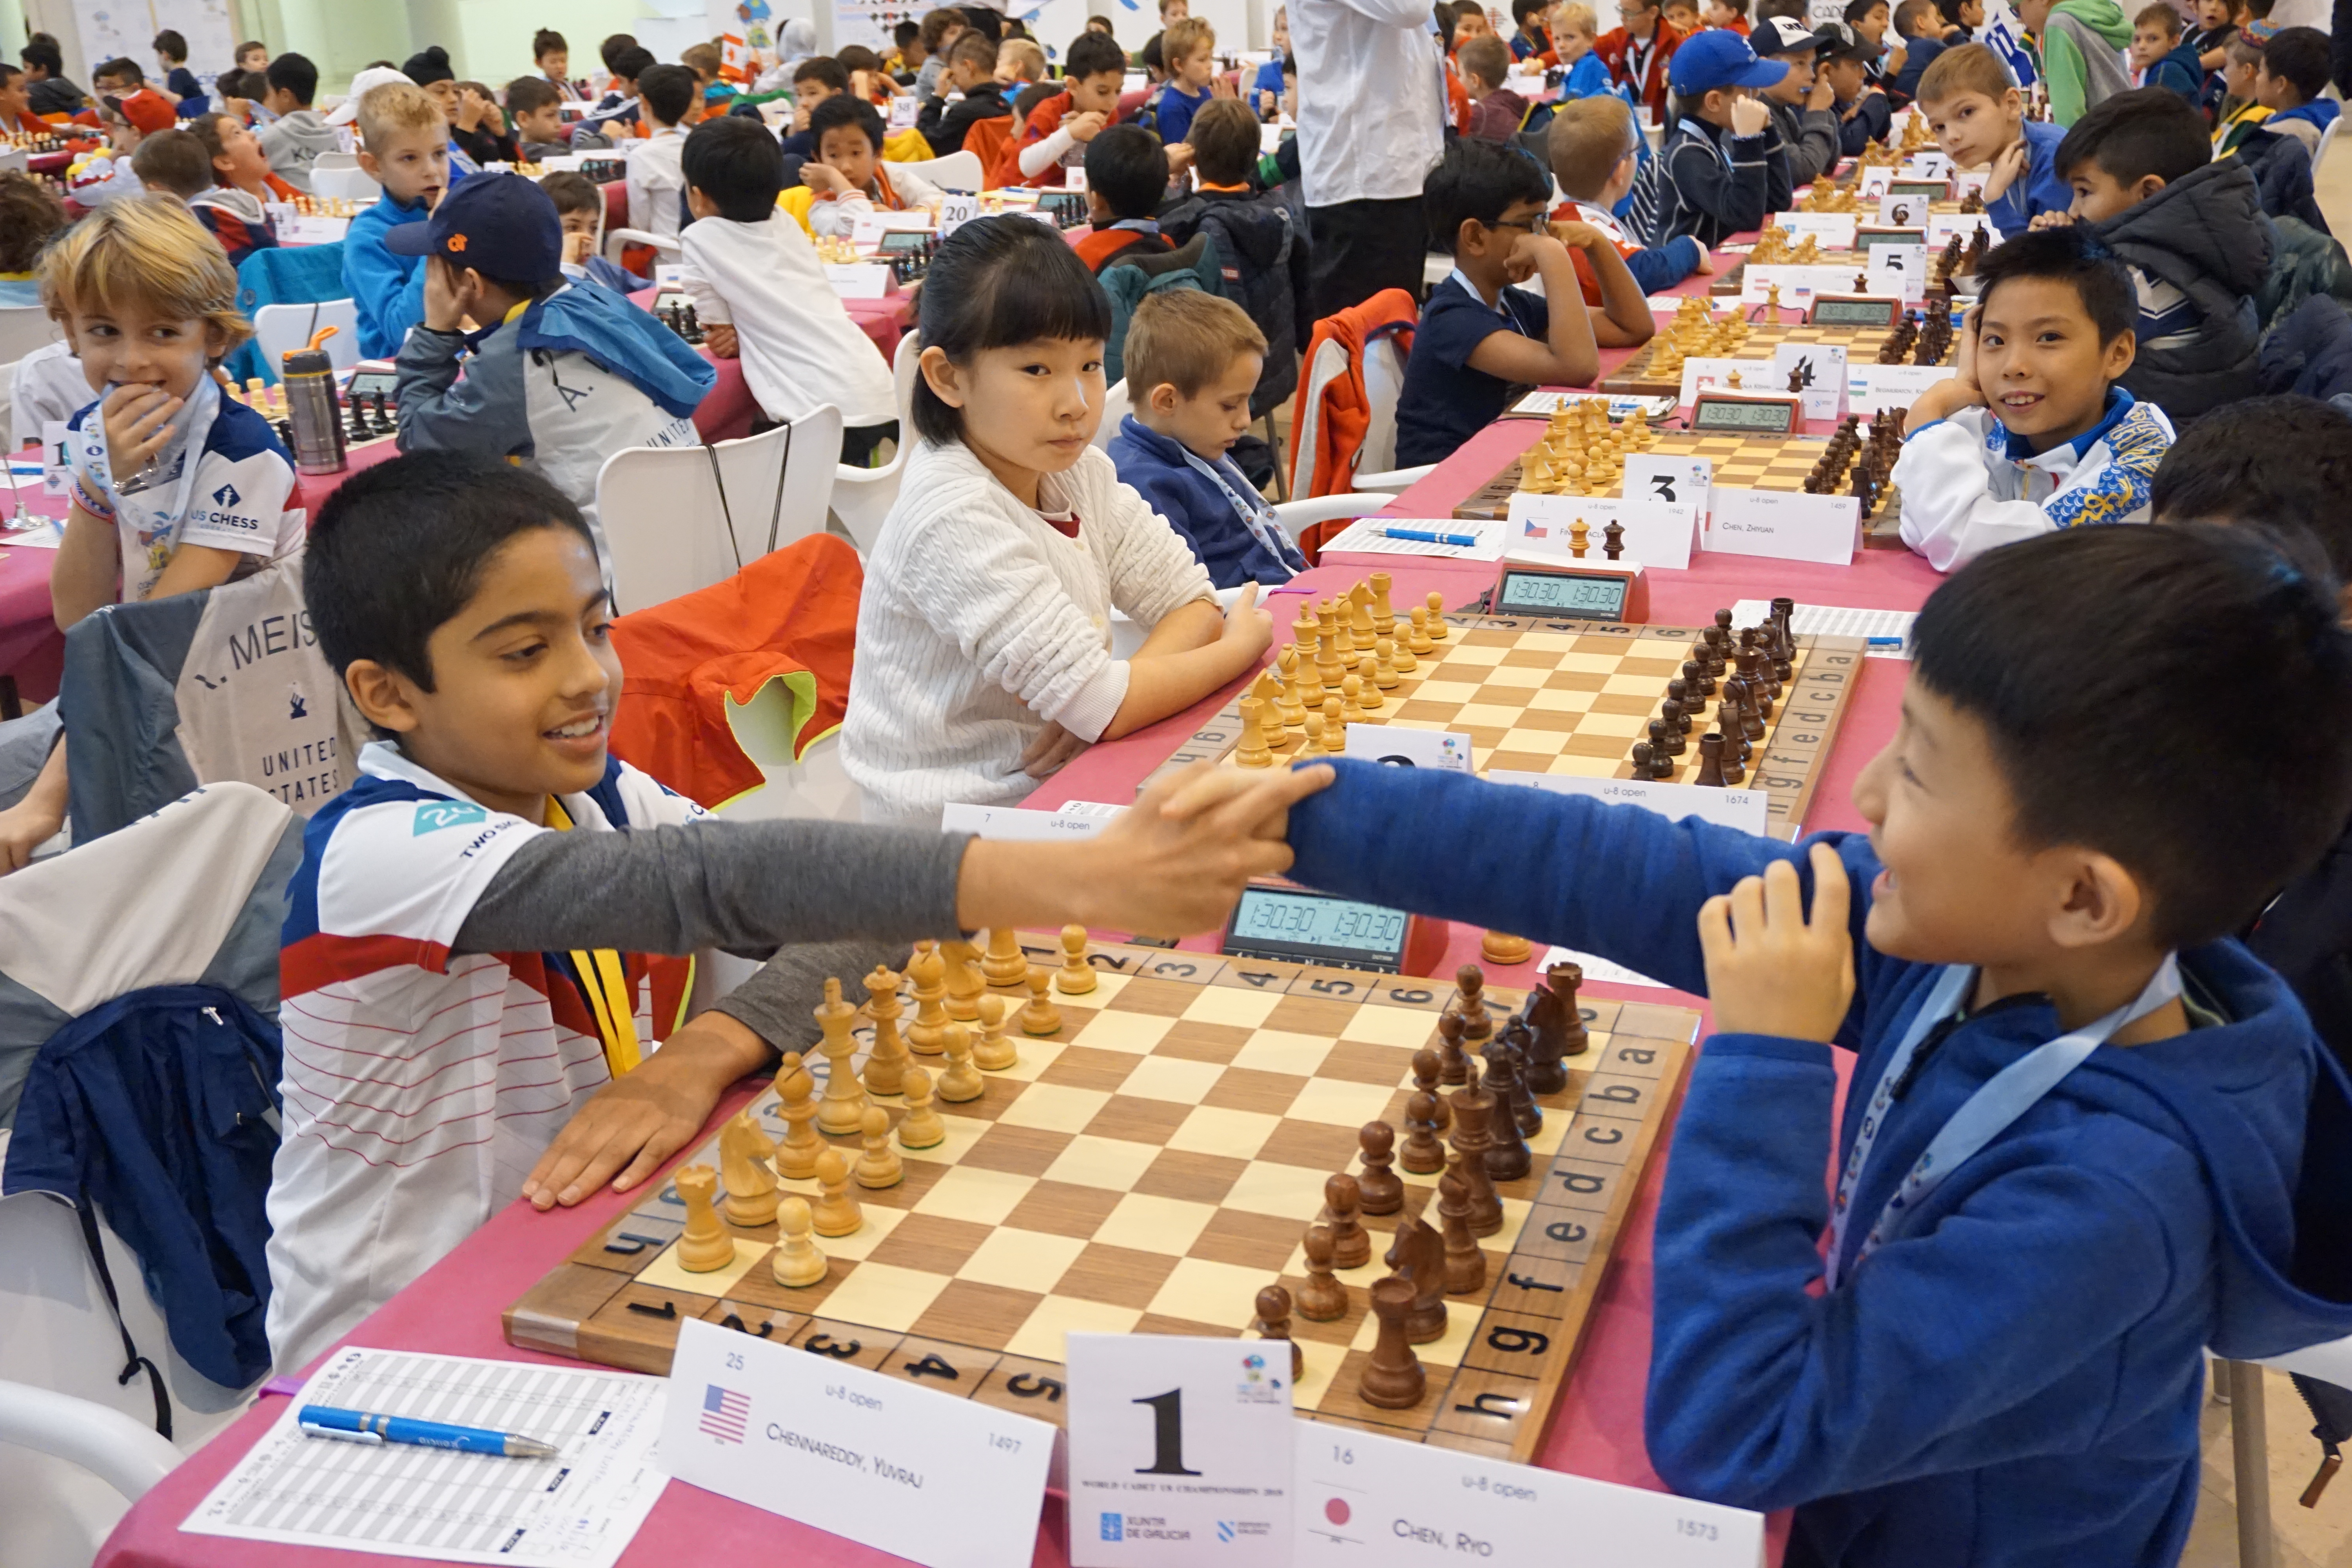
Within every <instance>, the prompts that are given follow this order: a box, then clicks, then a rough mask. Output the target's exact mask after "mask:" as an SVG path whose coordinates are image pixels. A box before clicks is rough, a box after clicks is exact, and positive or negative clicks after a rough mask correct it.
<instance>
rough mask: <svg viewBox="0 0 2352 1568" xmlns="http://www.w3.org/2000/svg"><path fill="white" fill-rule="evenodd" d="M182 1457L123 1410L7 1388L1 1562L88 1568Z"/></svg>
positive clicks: (1, 1426)
mask: <svg viewBox="0 0 2352 1568" xmlns="http://www.w3.org/2000/svg"><path fill="white" fill-rule="evenodd" d="M179 1461H180V1451H179V1450H178V1449H177V1448H174V1447H173V1446H172V1445H171V1444H170V1443H168V1442H166V1441H164V1440H163V1438H162V1437H159V1436H156V1435H155V1433H154V1431H153V1429H152V1428H150V1427H147V1426H142V1425H141V1424H140V1423H139V1422H137V1421H134V1420H132V1419H131V1417H130V1416H128V1415H123V1414H122V1413H121V1412H120V1411H117V1410H110V1409H108V1408H107V1407H106V1406H105V1405H100V1404H96V1403H93V1402H92V1401H89V1400H87V1399H77V1398H75V1397H74V1396H73V1395H71V1394H59V1393H57V1392H55V1391H54V1390H51V1389H47V1388H38V1387H35V1386H32V1385H30V1384H22V1383H5V1382H0V1497H5V1498H7V1500H8V1505H7V1507H6V1508H5V1509H0V1562H5V1563H8V1564H9V1565H10V1568H85V1565H86V1564H88V1563H89V1562H90V1560H91V1559H92V1558H94V1557H96V1556H97V1554H98V1551H99V1548H100V1546H101V1545H102V1544H103V1543H104V1542H105V1541H106V1538H107V1536H108V1535H109V1534H110V1533H111V1532H112V1531H113V1529H114V1527H115V1525H116V1524H117V1523H119V1522H121V1518H122V1515H123V1513H124V1512H125V1511H127V1510H129V1508H130V1506H131V1503H133V1502H135V1501H137V1500H139V1499H140V1498H141V1497H142V1496H143V1495H145V1493H146V1492H147V1490H148V1489H149V1488H151V1487H152V1486H153V1485H154V1484H155V1483H156V1482H157V1481H159V1480H162V1479H163V1478H164V1477H165V1476H166V1475H168V1474H170V1473H171V1471H172V1469H173V1467H175V1466H176V1465H177V1464H178V1463H179Z"/></svg>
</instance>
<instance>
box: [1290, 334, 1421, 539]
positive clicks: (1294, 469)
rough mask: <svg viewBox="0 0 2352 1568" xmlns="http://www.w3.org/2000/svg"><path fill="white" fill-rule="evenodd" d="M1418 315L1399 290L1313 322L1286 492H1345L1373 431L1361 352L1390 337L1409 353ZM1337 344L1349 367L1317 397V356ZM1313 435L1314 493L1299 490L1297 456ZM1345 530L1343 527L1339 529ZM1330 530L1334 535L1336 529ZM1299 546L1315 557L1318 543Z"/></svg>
mask: <svg viewBox="0 0 2352 1568" xmlns="http://www.w3.org/2000/svg"><path fill="white" fill-rule="evenodd" d="M1420 320H1421V313H1420V310H1419V309H1418V308H1417V307H1416V306H1415V305H1414V304H1413V302H1412V295H1410V294H1408V293H1406V292H1405V291H1404V290H1403V289H1381V291H1380V292H1379V293H1377V294H1375V295H1373V296H1372V297H1371V298H1370V299H1369V300H1365V301H1364V302H1363V303H1362V304H1360V305H1356V306H1352V307H1350V308H1349V309H1348V310H1342V311H1340V312H1339V314H1337V315H1333V316H1326V317H1324V318H1323V319H1322V320H1321V321H1318V322H1316V323H1315V335H1314V336H1313V337H1312V338H1310V339H1309V340H1308V341H1307V359H1306V363H1305V365H1304V367H1303V368H1302V369H1301V371H1300V373H1299V379H1298V399H1297V403H1295V404H1294V405H1292V407H1291V411H1290V417H1291V426H1290V429H1291V448H1290V493H1291V494H1292V495H1293V496H1295V497H1297V498H1299V499H1302V500H1303V499H1305V498H1307V497H1308V496H1326V495H1337V494H1340V493H1343V492H1345V491H1346V490H1347V489H1348V488H1349V484H1348V481H1349V478H1350V477H1351V476H1352V475H1353V474H1354V473H1355V469H1356V457H1357V454H1358V453H1359V452H1360V451H1362V449H1363V446H1364V437H1365V436H1366V435H1368V434H1369V433H1370V429H1371V417H1372V415H1371V399H1370V397H1369V396H1368V395H1366V393H1365V391H1364V349H1365V346H1366V345H1367V344H1369V343H1370V342H1373V341H1374V340H1376V339H1378V338H1381V337H1386V336H1388V335H1390V334H1391V333H1393V334H1394V335H1395V337H1396V341H1397V347H1398V349H1399V351H1400V352H1402V353H1406V354H1408V355H1409V354H1411V353H1412V331H1413V328H1414V327H1415V326H1416V325H1417V324H1418V323H1419V321H1420ZM1327 341H1328V342H1335V343H1337V344H1339V346H1340V347H1341V348H1342V349H1344V350H1345V351H1346V352H1347V355H1348V368H1347V370H1346V371H1345V373H1343V374H1339V375H1336V376H1333V377H1332V378H1331V379H1330V380H1329V381H1328V382H1326V383H1325V384H1323V385H1322V387H1321V388H1320V391H1319V395H1318V389H1317V387H1316V385H1315V375H1314V366H1315V356H1316V354H1317V353H1318V352H1319V351H1320V350H1321V349H1322V347H1323V344H1324V343H1325V342H1327ZM1310 396H1315V397H1316V407H1315V409H1314V411H1313V414H1312V416H1311V417H1310V416H1309V413H1308V409H1307V399H1308V398H1309V397H1310ZM1308 432H1311V435H1312V437H1313V441H1314V450H1315V467H1314V470H1313V474H1312V479H1313V488H1311V489H1299V488H1298V457H1299V454H1300V452H1301V451H1303V450H1304V449H1305V448H1306V445H1307V437H1306V435H1305V434H1302V433H1308ZM1339 526H1340V527H1342V528H1344V527H1346V526H1347V525H1346V524H1345V523H1344V522H1343V523H1341V524H1340V525H1339ZM1335 531H1336V530H1335ZM1314 534H1315V531H1314V530H1312V529H1310V530H1308V537H1307V539H1302V540H1300V541H1299V543H1300V546H1301V548H1303V549H1305V550H1306V552H1307V559H1308V560H1310V561H1312V560H1313V559H1314V558H1315V546H1317V545H1319V544H1320V543H1321V542H1322V541H1321V540H1320V539H1318V538H1315V537H1314Z"/></svg>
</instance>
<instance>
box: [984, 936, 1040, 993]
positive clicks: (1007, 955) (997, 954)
mask: <svg viewBox="0 0 2352 1568" xmlns="http://www.w3.org/2000/svg"><path fill="white" fill-rule="evenodd" d="M980 973H981V975H982V978H983V979H985V980H986V981H987V982H988V983H989V984H991V985H998V986H1004V985H1020V984H1025V983H1026V982H1027V981H1028V978H1029V955H1028V954H1027V953H1025V952H1022V951H1021V933H1020V932H1019V931H1014V930H1013V928H1012V927H1011V926H1006V927H1004V928H1003V930H1002V931H990V932H989V933H988V952H987V954H986V955H985V956H983V957H982V959H981V961H980Z"/></svg>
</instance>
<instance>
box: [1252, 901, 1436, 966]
mask: <svg viewBox="0 0 2352 1568" xmlns="http://www.w3.org/2000/svg"><path fill="white" fill-rule="evenodd" d="M1432 938H1434V942H1433V941H1432ZM1444 946H1445V928H1444V925H1443V924H1442V923H1439V924H1432V923H1431V922H1429V921H1423V920H1422V919H1421V917H1419V916H1418V915H1410V914H1407V913H1406V912H1405V911H1404V910H1392V909H1390V908H1388V907H1387V906H1385V905H1382V904H1368V903H1365V902H1364V901H1363V900H1360V899H1342V898H1339V897H1338V896H1336V895H1334V894H1331V893H1318V892H1316V891H1315V890H1314V889H1309V888H1299V887H1293V886H1292V885H1290V884H1289V883H1286V882H1253V883H1252V884H1250V886H1249V887H1247V888H1245V889H1243V890H1242V897H1241V902H1239V903H1237V904H1235V905H1234V912H1233V914H1232V916H1231V917H1230V918H1229V919H1228V920H1227V921H1226V922H1225V935H1224V941H1223V942H1222V943H1221V944H1220V947H1219V951H1220V952H1223V953H1224V954H1225V955H1226V956H1227V957H1229V958H1267V959H1281V960H1286V961H1287V962H1289V963H1316V964H1321V965H1323V966H1324V967H1326V968H1329V969H1366V970H1372V971H1375V972H1377V973H1382V974H1402V973H1425V972H1426V971H1427V969H1428V968H1429V967H1430V966H1431V965H1433V964H1434V963H1436V962H1437V961H1438V959H1440V958H1441V957H1443V956H1444ZM1409 966H1410V967H1409Z"/></svg>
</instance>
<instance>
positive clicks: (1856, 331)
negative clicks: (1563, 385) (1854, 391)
mask: <svg viewBox="0 0 2352 1568" xmlns="http://www.w3.org/2000/svg"><path fill="white" fill-rule="evenodd" d="M1762 310H1764V307H1763V306H1761V305H1758V306H1754V307H1751V308H1750V310H1749V314H1750V315H1751V316H1755V315H1757V314H1759V312H1761V311H1762ZM1886 331H1887V330H1886V329H1885V328H1883V327H1816V326H1813V325H1811V323H1809V322H1804V321H1783V322H1779V323H1773V322H1768V321H1755V322H1754V323H1753V324H1752V325H1751V326H1750V327H1749V328H1748V341H1747V342H1743V343H1741V344H1740V345H1739V350H1738V353H1735V354H1732V355H1730V356H1729V357H1731V358H1733V359H1741V360H1758V361H1760V362H1762V363H1760V364H1759V366H1758V368H1757V372H1756V374H1755V375H1753V376H1745V377H1743V378H1742V379H1743V382H1744V383H1745V384H1744V385H1743V386H1742V388H1741V390H1743V391H1746V392H1762V393H1771V392H1779V391H1781V390H1782V388H1781V386H1780V384H1779V383H1777V382H1775V381H1774V379H1773V377H1772V353H1773V351H1774V350H1775V349H1777V348H1779V347H1780V345H1781V344H1782V343H1842V344H1843V345H1844V347H1845V352H1846V363H1849V364H1870V363H1874V362H1875V361H1876V360H1877V358H1878V350H1879V346H1880V345H1881V344H1883V343H1885V341H1886ZM1663 341H1664V335H1663V334H1661V336H1660V337H1657V338H1653V339H1651V340H1650V342H1647V343H1645V344H1644V345H1643V347H1642V348H1641V350H1640V351H1639V352H1638V353H1635V354H1634V355H1633V358H1632V359H1629V360H1627V361H1626V362H1625V363H1623V364H1622V365H1620V366H1619V367H1618V368H1617V369H1616V370H1615V371H1614V372H1612V374H1609V375H1606V376H1604V377H1602V378H1601V385H1600V387H1599V390H1600V391H1601V392H1605V393H1609V394H1611V395H1622V396H1629V397H1669V396H1675V397H1678V396H1679V395H1681V393H1682V389H1683V376H1682V372H1681V371H1680V370H1679V369H1676V370H1675V371H1674V372H1672V373H1671V374H1667V373H1663V372H1661V371H1659V370H1658V369H1657V368H1656V359H1657V353H1658V348H1659V345H1660V343H1661V342H1663ZM1957 353H1958V346H1957V344H1955V345H1954V346H1953V347H1950V348H1947V349H1946V350H1945V351H1944V358H1943V361H1942V363H1945V364H1950V363H1954V356H1955V355H1956V354H1957Z"/></svg>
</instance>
